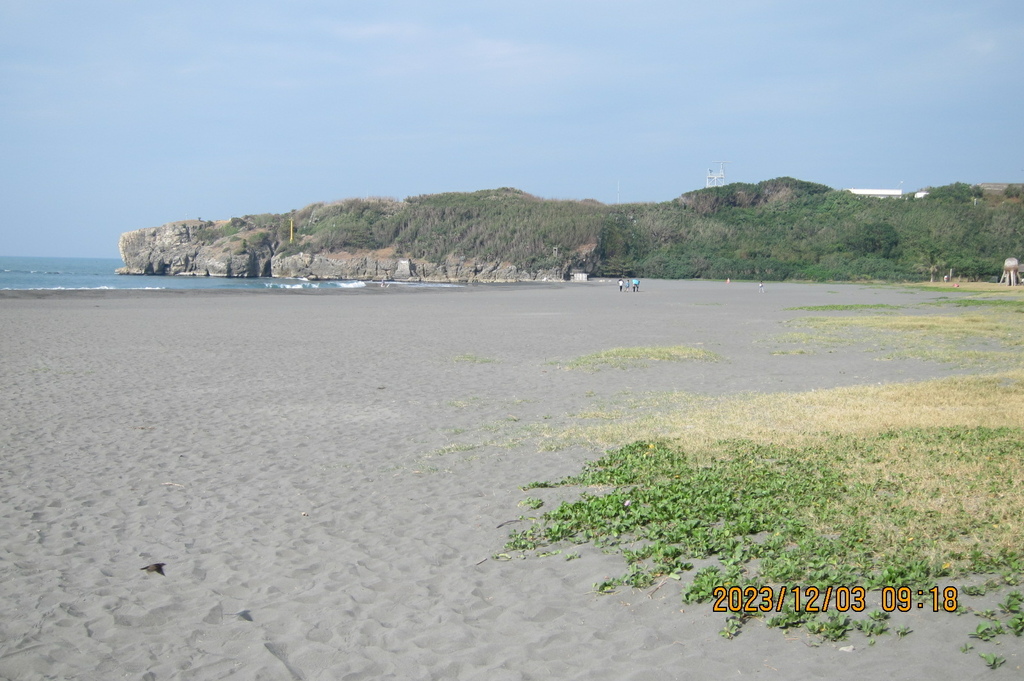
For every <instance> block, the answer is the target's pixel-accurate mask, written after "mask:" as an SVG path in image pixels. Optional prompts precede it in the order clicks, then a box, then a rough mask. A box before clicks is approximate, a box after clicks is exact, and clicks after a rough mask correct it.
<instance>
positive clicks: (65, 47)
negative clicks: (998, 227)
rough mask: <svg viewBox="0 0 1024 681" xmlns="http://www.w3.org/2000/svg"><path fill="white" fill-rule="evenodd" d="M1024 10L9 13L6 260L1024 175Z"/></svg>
mask: <svg viewBox="0 0 1024 681" xmlns="http://www.w3.org/2000/svg"><path fill="white" fill-rule="evenodd" d="M1022 66H1024V3H1021V2H1020V0H974V1H973V2H964V1H963V0H957V1H955V2H953V1H947V0H931V1H927V2H926V1H924V0H916V1H910V0H891V1H889V2H884V3H883V2H876V1H875V0H863V1H861V2H857V3H846V2H824V3H823V2H820V0H814V1H813V2H812V1H810V0H756V1H755V0H723V1H721V2H706V1H705V2H693V1H690V0H651V1H645V0H618V2H610V1H606V0H537V1H535V0H517V1H516V2H507V1H506V2H491V1H489V0H423V1H414V0H407V1H399V2H392V1H389V0H374V2H366V1H365V0H359V1H350V0H331V1H328V0H287V1H278V2H273V1H269V0H246V2H237V1H221V0H201V1H192V0H182V1H176V0H169V1H168V2H161V3H156V2H151V1H148V0H90V1H89V2H77V1H74V0H61V1H56V0H53V1H51V0H0V161H2V170H0V208H2V214H3V216H4V218H5V219H4V224H3V226H2V227H0V230H2V234H3V238H2V241H0V255H8V256H53V257H76V256H77V257H111V258H116V257H118V250H117V241H118V238H119V236H120V235H121V233H123V232H127V231H130V230H134V229H139V228H143V227H154V226H157V225H161V224H164V223H166V222H171V221H175V220H183V219H186V218H192V219H194V218H203V219H228V218H231V217H234V216H242V215H248V214H257V213H268V212H269V213H284V212H288V211H289V210H292V209H298V208H302V207H303V206H305V205H308V204H310V203H313V202H317V201H335V200H340V199H345V198H351V197H368V196H388V197H393V198H396V199H403V198H406V197H409V196H418V195H421V194H435V193H440V192H450V191H476V190H480V189H491V188H496V187H516V188H518V189H521V190H524V191H527V192H529V193H531V194H534V195H536V196H540V197H544V198H553V199H596V200H598V201H601V202H604V203H608V204H613V203H616V202H623V203H626V202H638V201H656V202H657V201H669V200H671V199H673V198H675V197H677V196H679V195H680V194H682V193H684V192H687V191H692V190H694V189H700V188H702V187H704V186H705V181H706V177H707V174H708V171H709V169H714V170H715V171H716V172H717V171H718V170H719V168H720V167H723V166H720V165H719V162H723V161H724V162H727V163H726V164H725V165H724V169H725V174H726V181H727V182H760V181H762V180H767V179H771V178H775V177H782V176H790V177H795V178H797V179H801V180H807V181H811V182H818V183H821V184H825V185H828V186H831V187H834V188H837V189H843V188H851V187H859V188H885V189H896V188H902V189H903V190H904V191H914V190H916V189H920V188H924V187H928V186H941V185H945V184H950V183H953V182H967V183H971V184H973V183H978V182H1024V157H1022V156H1024V154H1022V152H1024V134H1022V132H1021V120H1022V114H1024V106H1022V105H1024V88H1022V87H1021V82H1022V81H1021V76H1022Z"/></svg>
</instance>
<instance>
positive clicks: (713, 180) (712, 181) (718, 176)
mask: <svg viewBox="0 0 1024 681" xmlns="http://www.w3.org/2000/svg"><path fill="white" fill-rule="evenodd" d="M713 163H717V164H718V172H717V173H716V172H715V171H714V170H712V169H711V168H708V179H707V184H705V185H704V188H705V189H706V188H708V187H721V186H722V185H723V184H725V164H726V163H729V161H713Z"/></svg>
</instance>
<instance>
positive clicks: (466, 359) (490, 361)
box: [452, 354, 498, 364]
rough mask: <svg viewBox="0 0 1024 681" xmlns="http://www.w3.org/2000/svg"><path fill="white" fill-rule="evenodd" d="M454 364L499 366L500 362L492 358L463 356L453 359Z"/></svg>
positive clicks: (471, 355)
mask: <svg viewBox="0 0 1024 681" xmlns="http://www.w3.org/2000/svg"><path fill="white" fill-rule="evenodd" d="M452 361H453V362H466V363H469V364H497V362H498V360H496V359H492V358H490V357H481V356H480V355H473V354H463V355H455V357H453V358H452Z"/></svg>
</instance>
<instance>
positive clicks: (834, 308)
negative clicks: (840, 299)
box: [784, 303, 902, 312]
mask: <svg viewBox="0 0 1024 681" xmlns="http://www.w3.org/2000/svg"><path fill="white" fill-rule="evenodd" d="M901 308H902V306H901V305H888V304H886V303H876V304H874V305H804V306H802V307H787V308H784V309H786V310H810V311H811V312H846V311H849V310H879V309H881V310H899V309H901Z"/></svg>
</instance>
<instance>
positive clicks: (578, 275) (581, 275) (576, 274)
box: [572, 272, 590, 281]
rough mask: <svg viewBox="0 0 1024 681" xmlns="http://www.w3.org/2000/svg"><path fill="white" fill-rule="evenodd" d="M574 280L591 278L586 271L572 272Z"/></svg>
mask: <svg viewBox="0 0 1024 681" xmlns="http://www.w3.org/2000/svg"><path fill="white" fill-rule="evenodd" d="M572 280H573V281H589V280H590V275H589V274H587V273H586V272H573V273H572Z"/></svg>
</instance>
